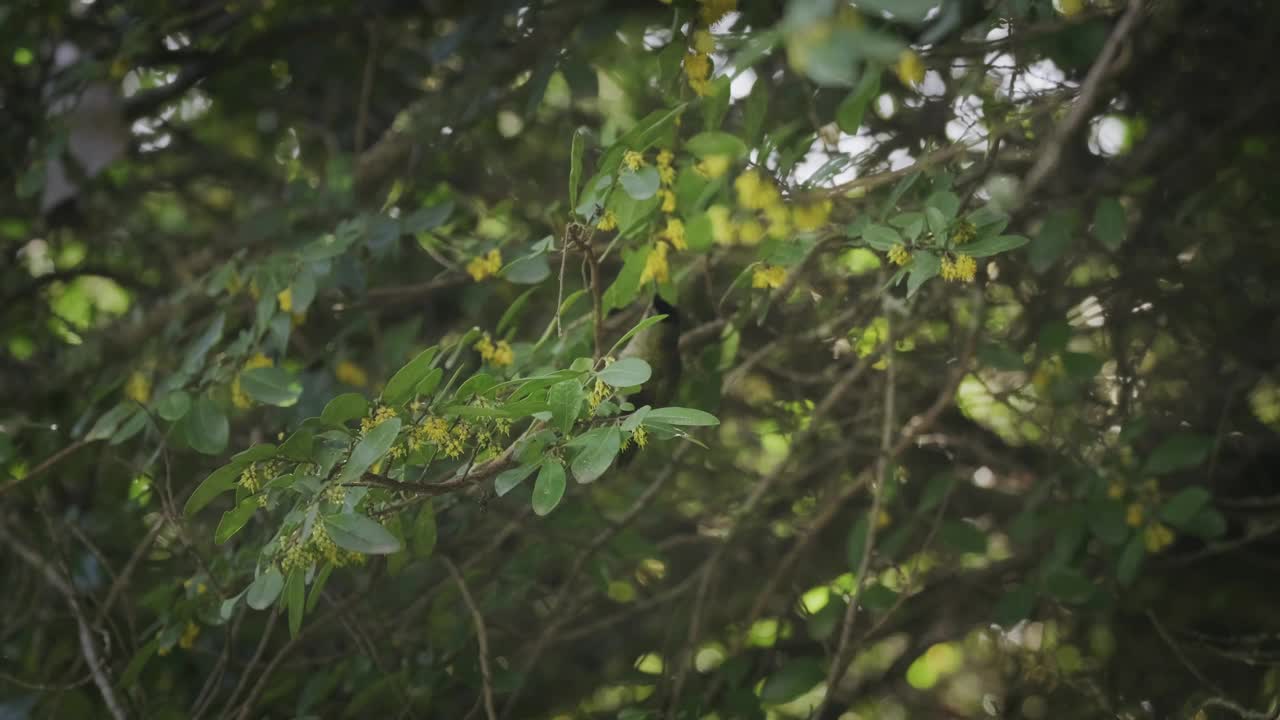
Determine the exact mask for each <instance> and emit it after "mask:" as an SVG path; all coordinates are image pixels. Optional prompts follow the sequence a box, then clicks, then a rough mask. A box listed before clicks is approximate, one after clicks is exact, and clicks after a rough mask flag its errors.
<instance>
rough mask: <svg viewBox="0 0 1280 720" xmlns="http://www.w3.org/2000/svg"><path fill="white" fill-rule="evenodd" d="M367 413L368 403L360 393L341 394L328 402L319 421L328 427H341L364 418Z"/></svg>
mask: <svg viewBox="0 0 1280 720" xmlns="http://www.w3.org/2000/svg"><path fill="white" fill-rule="evenodd" d="M367 412H369V401H368V400H366V399H365V397H364V395H361V394H360V393H353V392H352V393H343V394H341V395H339V396H338V397H336V398H334V399H332V400H330V401H329V402H328V404H326V405H325V406H324V410H323V411H321V413H320V419H321V420H322V421H324V422H325V424H328V425H338V426H342V425H345V424H347V423H348V422H350V421H351V420H355V419H356V418H361V417H364V414H365V413H367Z"/></svg>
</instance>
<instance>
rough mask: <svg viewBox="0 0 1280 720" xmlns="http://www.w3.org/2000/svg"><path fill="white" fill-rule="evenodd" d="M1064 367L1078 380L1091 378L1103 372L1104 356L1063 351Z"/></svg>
mask: <svg viewBox="0 0 1280 720" xmlns="http://www.w3.org/2000/svg"><path fill="white" fill-rule="evenodd" d="M1062 369H1064V370H1066V371H1067V375H1069V376H1071V377H1073V378H1075V379H1077V380H1089V379H1091V378H1094V377H1097V375H1098V373H1100V372H1102V358H1099V357H1097V356H1095V355H1090V354H1089V353H1078V352H1064V353H1062Z"/></svg>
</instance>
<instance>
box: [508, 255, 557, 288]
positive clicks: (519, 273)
mask: <svg viewBox="0 0 1280 720" xmlns="http://www.w3.org/2000/svg"><path fill="white" fill-rule="evenodd" d="M502 277H504V278H506V280H507V282H512V283H515V284H517V285H536V284H538V283H540V282H542V281H543V280H546V279H547V278H548V277H551V266H550V265H549V264H548V263H547V255H546V253H537V254H534V255H527V256H525V257H522V258H519V259H517V260H515V261H514V262H512V263H511V264H510V265H507V266H506V267H505V268H503V269H502Z"/></svg>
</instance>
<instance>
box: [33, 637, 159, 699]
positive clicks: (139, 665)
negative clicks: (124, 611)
mask: <svg viewBox="0 0 1280 720" xmlns="http://www.w3.org/2000/svg"><path fill="white" fill-rule="evenodd" d="M158 649H160V639H159V638H155V639H153V640H152V641H151V642H149V643H147V644H146V645H143V646H142V647H141V648H139V649H138V652H137V653H135V654H134V656H133V658H132V659H130V660H129V664H128V665H126V666H125V668H124V672H123V673H121V674H120V687H122V688H124V689H126V690H127V689H129V688H131V687H133V685H134V683H136V682H138V676H139V675H141V674H142V670H143V669H144V668H145V667H146V666H147V662H148V661H149V660H151V658H152V657H154V656H155V654H156V650H158ZM32 697H35V696H32ZM15 717H26V715H25V714H24V713H17V714H16V715H15Z"/></svg>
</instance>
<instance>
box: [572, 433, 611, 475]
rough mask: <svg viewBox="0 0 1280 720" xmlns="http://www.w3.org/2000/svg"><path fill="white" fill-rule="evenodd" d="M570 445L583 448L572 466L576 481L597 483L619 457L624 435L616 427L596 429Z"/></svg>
mask: <svg viewBox="0 0 1280 720" xmlns="http://www.w3.org/2000/svg"><path fill="white" fill-rule="evenodd" d="M570 445H573V446H581V447H582V450H581V451H580V452H579V453H578V454H577V456H576V457H574V458H573V464H572V465H570V470H572V471H573V477H574V479H575V480H577V481H578V482H580V483H589V482H595V481H596V480H597V479H599V477H600V476H601V475H603V474H604V472H605V471H606V470H608V469H609V466H610V465H612V464H613V460H614V458H616V457H617V456H618V451H619V450H620V449H621V448H622V433H621V432H619V431H618V429H617V428H616V427H602V428H596V429H594V430H591V431H590V432H587V433H584V434H583V435H581V436H579V437H577V438H574V440H573V442H572V443H570Z"/></svg>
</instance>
